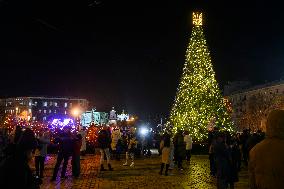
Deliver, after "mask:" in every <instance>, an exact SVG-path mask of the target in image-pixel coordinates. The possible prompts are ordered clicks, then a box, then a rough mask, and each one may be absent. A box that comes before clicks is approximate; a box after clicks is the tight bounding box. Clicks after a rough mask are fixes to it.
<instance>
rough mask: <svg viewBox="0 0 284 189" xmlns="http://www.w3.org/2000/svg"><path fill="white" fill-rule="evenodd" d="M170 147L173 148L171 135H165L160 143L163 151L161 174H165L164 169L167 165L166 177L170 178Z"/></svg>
mask: <svg viewBox="0 0 284 189" xmlns="http://www.w3.org/2000/svg"><path fill="white" fill-rule="evenodd" d="M170 146H171V137H170V135H169V134H167V133H166V134H164V136H163V139H162V140H161V143H160V149H161V151H162V163H161V169H160V172H159V174H160V175H162V174H163V169H164V167H165V165H166V171H165V176H168V170H169V166H170V151H171V149H170Z"/></svg>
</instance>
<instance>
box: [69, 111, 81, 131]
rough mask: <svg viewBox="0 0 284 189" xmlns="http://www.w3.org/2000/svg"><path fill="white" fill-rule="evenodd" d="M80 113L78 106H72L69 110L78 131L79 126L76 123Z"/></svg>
mask: <svg viewBox="0 0 284 189" xmlns="http://www.w3.org/2000/svg"><path fill="white" fill-rule="evenodd" d="M80 113H81V110H80V109H79V108H74V109H73V110H71V114H72V115H73V116H74V118H75V121H76V125H77V126H78V131H79V129H80V128H79V126H80V124H78V120H79V116H80Z"/></svg>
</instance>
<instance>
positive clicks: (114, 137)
mask: <svg viewBox="0 0 284 189" xmlns="http://www.w3.org/2000/svg"><path fill="white" fill-rule="evenodd" d="M120 140H121V133H120V130H119V129H118V128H115V129H114V130H113V131H112V133H111V150H112V152H113V155H114V156H115V159H116V160H119V159H120V152H119V148H120V146H119V145H120V144H119V141H120Z"/></svg>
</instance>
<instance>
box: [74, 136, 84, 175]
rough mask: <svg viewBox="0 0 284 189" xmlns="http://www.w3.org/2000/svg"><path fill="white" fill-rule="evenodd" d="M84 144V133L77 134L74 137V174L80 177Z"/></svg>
mask: <svg viewBox="0 0 284 189" xmlns="http://www.w3.org/2000/svg"><path fill="white" fill-rule="evenodd" d="M81 146H82V135H81V134H77V135H76V137H75V139H74V150H73V155H72V175H73V176H74V177H75V178H78V177H79V175H80V154H81Z"/></svg>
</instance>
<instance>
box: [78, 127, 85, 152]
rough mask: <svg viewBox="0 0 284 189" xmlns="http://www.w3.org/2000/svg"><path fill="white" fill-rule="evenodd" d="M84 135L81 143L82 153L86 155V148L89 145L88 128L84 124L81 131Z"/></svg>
mask: <svg viewBox="0 0 284 189" xmlns="http://www.w3.org/2000/svg"><path fill="white" fill-rule="evenodd" d="M78 134H80V135H81V136H82V145H81V149H80V152H81V155H82V156H85V155H86V149H87V145H86V136H87V130H86V127H85V126H83V128H82V129H81V130H80V131H79V133H78Z"/></svg>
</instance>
